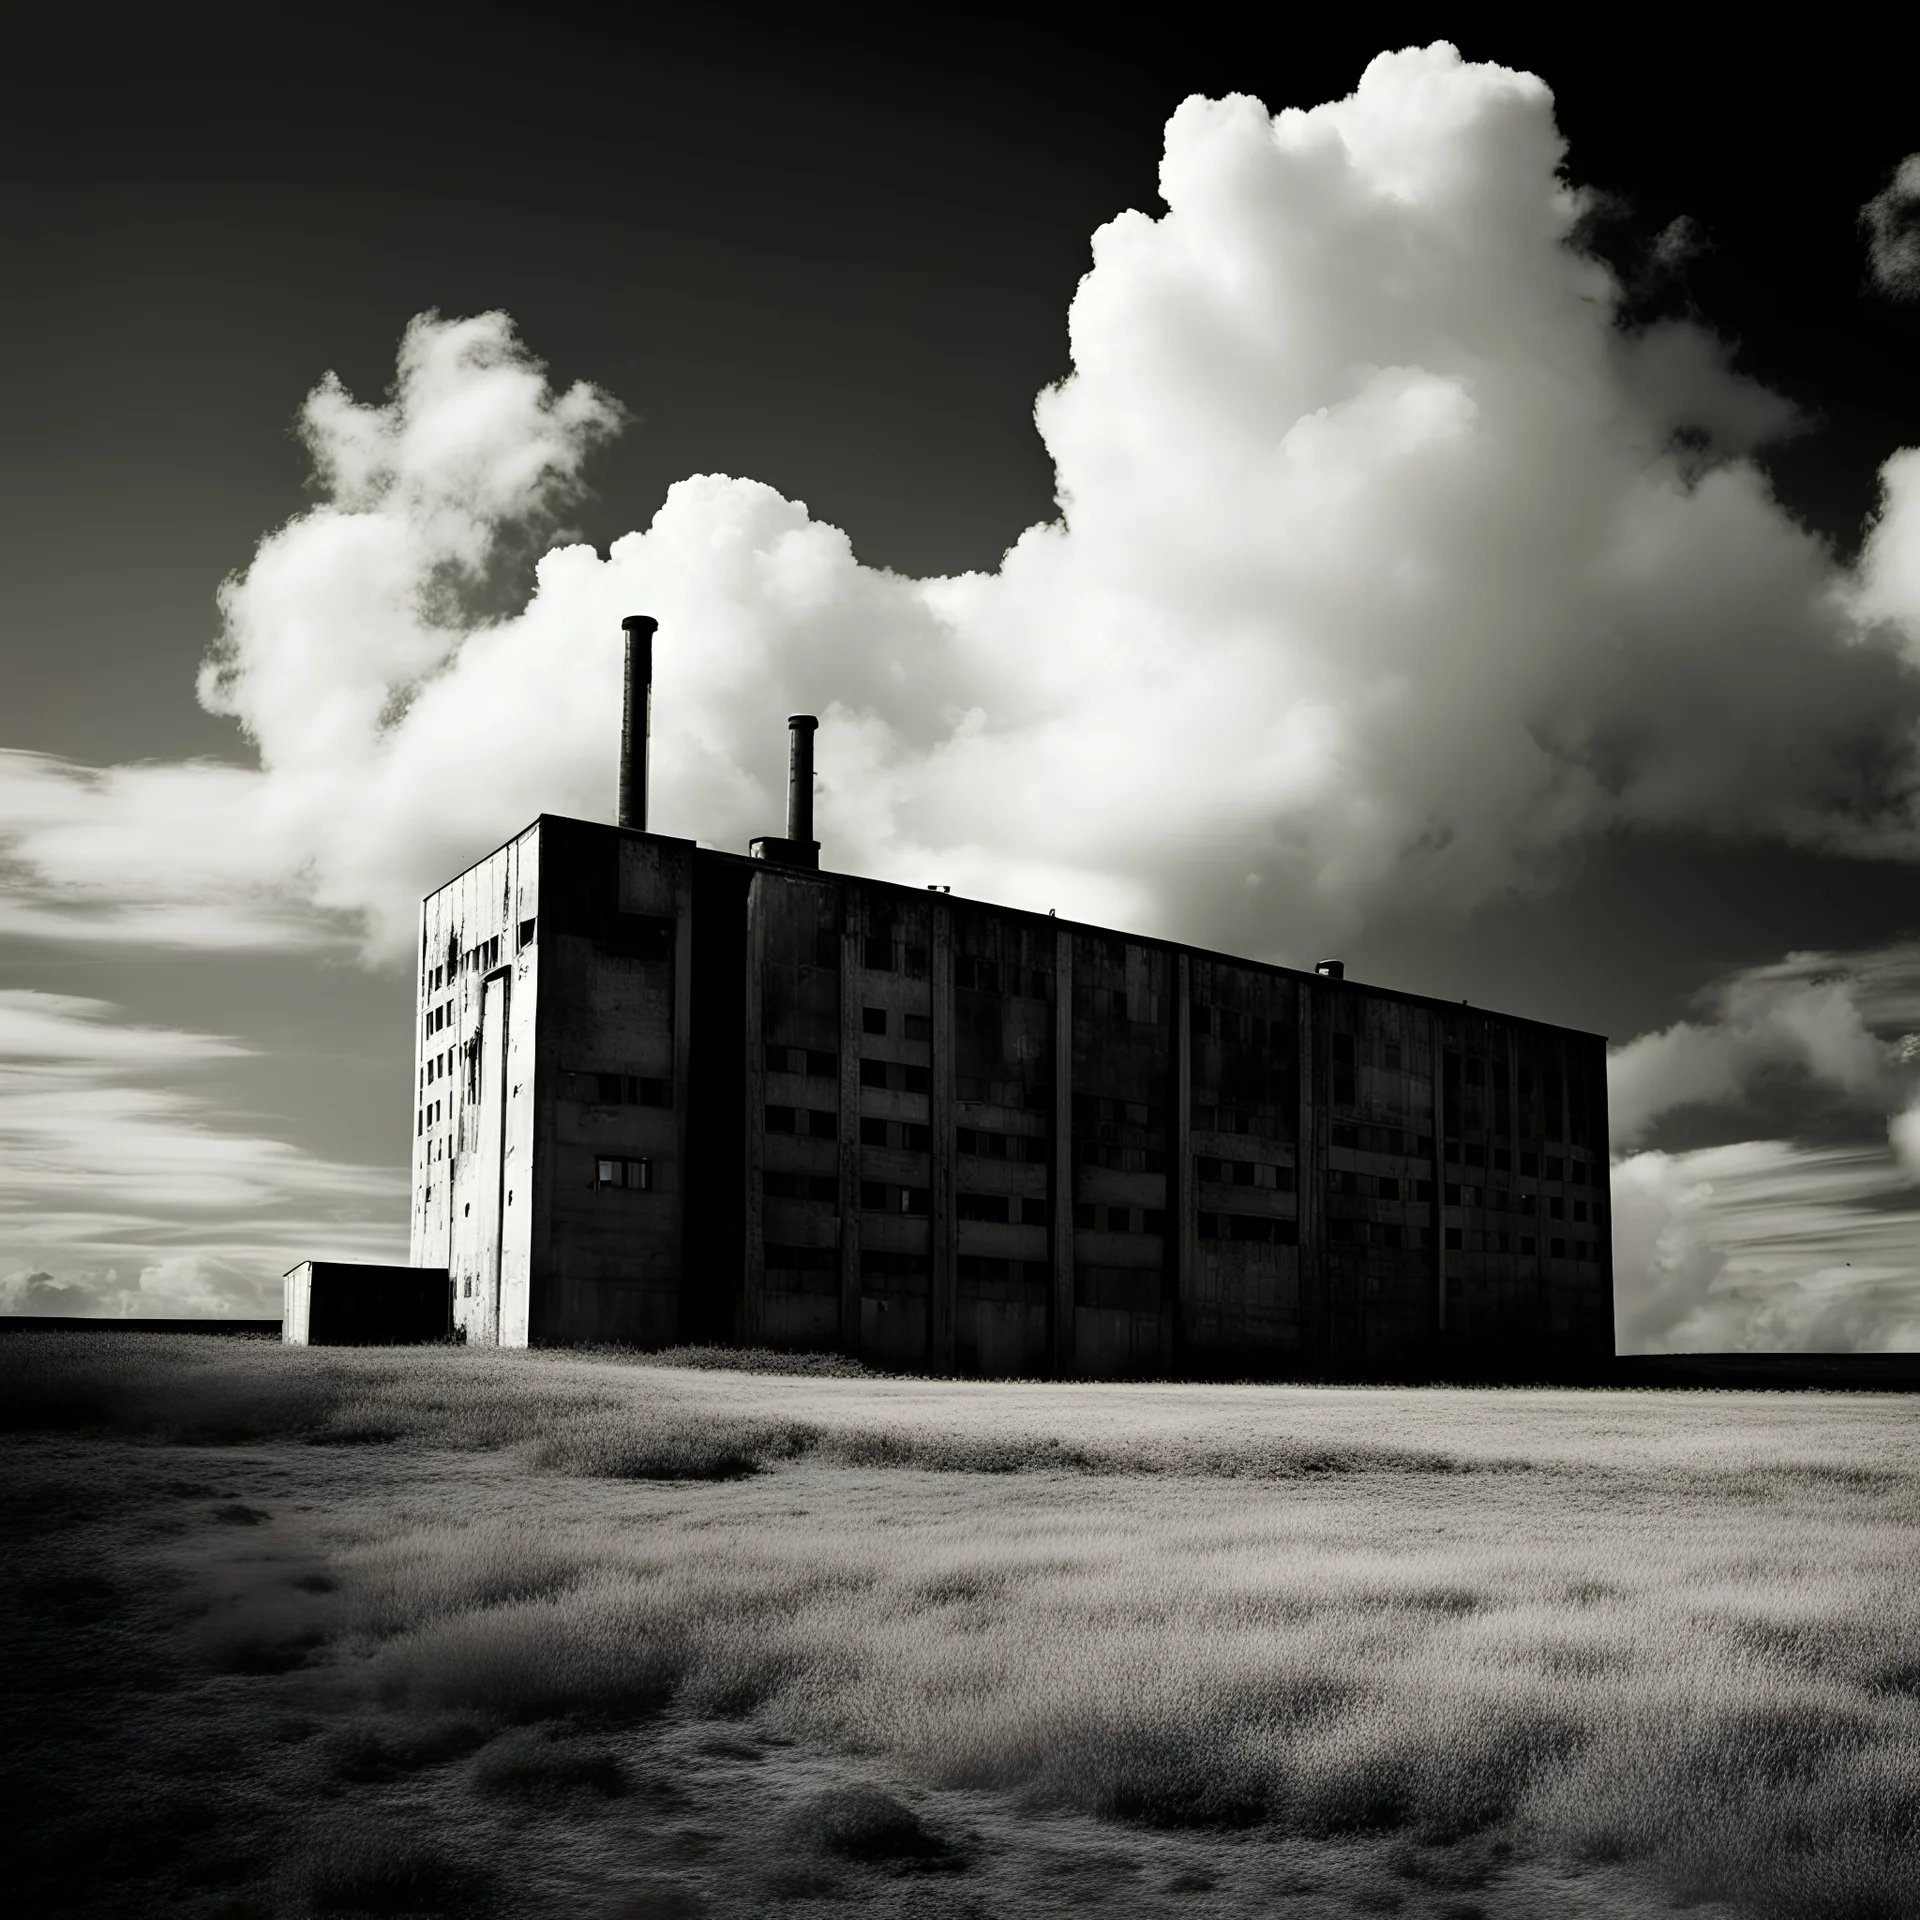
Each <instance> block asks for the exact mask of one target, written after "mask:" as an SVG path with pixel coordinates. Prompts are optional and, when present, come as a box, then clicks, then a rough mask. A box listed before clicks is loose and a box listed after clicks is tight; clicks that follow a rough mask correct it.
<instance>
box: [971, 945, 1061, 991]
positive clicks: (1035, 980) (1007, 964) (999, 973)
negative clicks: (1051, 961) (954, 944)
mask: <svg viewBox="0 0 1920 1920" xmlns="http://www.w3.org/2000/svg"><path fill="white" fill-rule="evenodd" d="M953 984H954V985H955V986H956V987H965V988H967V989H968V990H969V991H970V992H973V993H1003V994H1018V995H1020V996H1022V997H1024V998H1026V999H1028V1000H1044V999H1046V998H1047V995H1048V989H1049V985H1050V980H1049V976H1048V975H1047V974H1046V972H1044V971H1043V970H1042V969H1041V968H1039V967H1018V966H1015V965H1014V964H1013V963H1012V962H1011V961H1007V960H976V959H974V958H973V957H972V955H970V954H957V955H955V957H954V962H953Z"/></svg>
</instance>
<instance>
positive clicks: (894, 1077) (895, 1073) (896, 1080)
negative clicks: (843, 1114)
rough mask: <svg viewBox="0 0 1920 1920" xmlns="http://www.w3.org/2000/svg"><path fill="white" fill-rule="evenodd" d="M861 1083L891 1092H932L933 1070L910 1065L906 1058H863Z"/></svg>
mask: <svg viewBox="0 0 1920 1920" xmlns="http://www.w3.org/2000/svg"><path fill="white" fill-rule="evenodd" d="M860 1084H861V1085H862V1086H863V1087H880V1088H883V1089H884V1090H885V1091H887V1092H889V1093H931V1092H932V1091H933V1070H932V1069H931V1068H930V1067H915V1066H909V1065H908V1064H907V1062H905V1061H904V1060H862V1061H861V1062H860Z"/></svg>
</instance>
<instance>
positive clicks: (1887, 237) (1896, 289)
mask: <svg viewBox="0 0 1920 1920" xmlns="http://www.w3.org/2000/svg"><path fill="white" fill-rule="evenodd" d="M1860 224H1861V225H1862V226H1863V227H1864V228H1865V229H1866V233H1867V265H1868V269H1869V271H1870V272H1871V273H1872V275H1873V280H1874V284H1875V285H1876V286H1877V287H1878V288H1879V289H1880V291H1881V292H1882V293H1887V294H1891V295H1892V296H1893V298H1894V299H1896V300H1920V153H1910V154H1908V155H1907V157H1906V158H1905V159H1904V160H1902V161H1901V162H1900V164H1899V165H1898V166H1897V167H1895V168H1894V170H1893V176H1892V178H1891V179H1889V180H1888V182H1887V184H1886V185H1885V186H1884V187H1882V188H1881V189H1880V191H1879V192H1878V193H1876V194H1875V195H1874V196H1873V198H1872V199H1871V200H1869V201H1868V202H1867V204H1866V205H1865V206H1864V207H1862V208H1861V209H1860Z"/></svg>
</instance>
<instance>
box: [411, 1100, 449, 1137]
mask: <svg viewBox="0 0 1920 1920" xmlns="http://www.w3.org/2000/svg"><path fill="white" fill-rule="evenodd" d="M446 1105H447V1103H446V1102H445V1101H444V1100H429V1101H428V1102H427V1104H426V1105H425V1106H424V1107H422V1108H421V1109H420V1111H419V1113H418V1115H417V1116H416V1117H415V1120H414V1127H413V1131H414V1137H415V1138H416V1139H417V1138H419V1136H420V1135H421V1134H423V1133H425V1132H426V1131H427V1129H428V1128H429V1127H437V1126H438V1125H439V1124H440V1122H441V1121H442V1120H443V1119H444V1118H445V1117H446Z"/></svg>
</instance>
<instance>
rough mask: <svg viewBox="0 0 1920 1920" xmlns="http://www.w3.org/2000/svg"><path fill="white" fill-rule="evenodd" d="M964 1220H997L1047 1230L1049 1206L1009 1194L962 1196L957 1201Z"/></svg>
mask: <svg viewBox="0 0 1920 1920" xmlns="http://www.w3.org/2000/svg"><path fill="white" fill-rule="evenodd" d="M957 1204H958V1206H959V1209H960V1218H961V1219H962V1220H994V1221H999V1222H1000V1223H1002V1224H1003V1225H1007V1226H1015V1227H1044V1226H1045V1225H1046V1224H1047V1203H1046V1201H1044V1200H1036V1199H1034V1198H1033V1197H1032V1196H1031V1195H1029V1196H1027V1197H1026V1198H1021V1197H1020V1196H1018V1195H1016V1194H1010V1193H963V1194H961V1195H960V1196H959V1198H958V1203H957Z"/></svg>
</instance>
